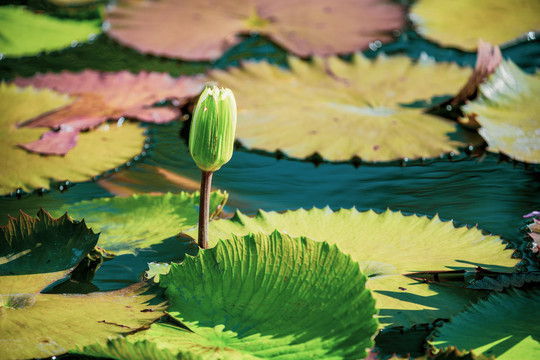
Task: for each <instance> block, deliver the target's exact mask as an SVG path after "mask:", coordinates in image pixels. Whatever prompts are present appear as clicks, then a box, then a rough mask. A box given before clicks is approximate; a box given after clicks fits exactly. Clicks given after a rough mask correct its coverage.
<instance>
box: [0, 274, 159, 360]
mask: <svg viewBox="0 0 540 360" xmlns="http://www.w3.org/2000/svg"><path fill="white" fill-rule="evenodd" d="M160 302H161V300H160V298H159V297H157V296H156V294H155V293H152V291H151V289H149V287H148V286H147V284H146V283H137V284H134V285H132V286H129V287H127V288H125V289H122V290H117V291H112V292H105V293H92V294H88V295H65V294H64V295H51V294H11V295H8V294H0V316H1V319H2V331H1V332H0V342H1V343H2V346H1V347H0V358H2V359H6V360H7V359H23V358H44V357H50V356H54V355H60V354H63V353H66V352H67V351H68V349H70V348H74V347H75V346H76V345H79V346H85V345H89V344H92V343H95V342H98V341H105V340H107V338H108V337H110V336H118V335H126V334H129V333H133V332H136V331H140V330H142V329H145V328H147V327H148V326H149V325H150V324H151V323H152V322H154V321H155V320H156V319H158V318H159V317H161V316H163V314H164V313H163V311H162V310H163V305H162V304H160Z"/></svg>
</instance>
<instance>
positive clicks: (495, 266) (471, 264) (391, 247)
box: [186, 208, 519, 327]
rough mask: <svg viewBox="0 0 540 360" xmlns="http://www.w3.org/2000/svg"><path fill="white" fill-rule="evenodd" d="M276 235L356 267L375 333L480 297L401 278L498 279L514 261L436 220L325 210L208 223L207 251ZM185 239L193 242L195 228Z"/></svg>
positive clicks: (497, 242)
mask: <svg viewBox="0 0 540 360" xmlns="http://www.w3.org/2000/svg"><path fill="white" fill-rule="evenodd" d="M274 230H278V231H281V232H284V233H287V234H289V235H290V236H293V237H296V236H307V237H309V238H311V239H313V240H315V241H326V242H328V243H330V244H335V245H337V246H338V247H339V249H340V250H341V251H343V252H344V253H346V254H349V255H351V257H352V258H353V260H355V261H357V262H358V263H360V266H361V268H362V271H363V272H364V273H365V274H366V275H368V276H369V282H368V287H370V288H372V289H373V291H374V293H373V294H374V297H375V298H376V299H377V308H378V309H381V311H380V318H379V321H380V323H381V324H382V326H385V327H389V326H404V327H410V326H412V325H414V324H423V323H430V322H433V321H434V320H436V319H439V318H448V317H450V316H451V315H454V314H457V313H459V312H460V311H462V310H463V309H464V308H465V307H466V306H468V305H469V304H470V303H471V302H475V301H477V300H478V299H479V298H481V297H483V296H484V292H478V291H475V290H470V289H461V288H451V287H448V286H442V285H439V284H426V283H421V282H417V281H414V280H412V279H410V278H408V277H405V276H403V274H407V273H412V272H418V271H445V270H454V269H464V270H469V271H474V268H475V267H477V266H482V267H483V268H484V269H488V270H492V271H498V272H512V271H513V270H514V266H515V265H516V264H517V263H518V262H519V259H513V258H512V250H505V245H504V244H503V243H502V239H501V238H500V237H498V236H492V235H486V234H483V233H482V231H481V230H479V229H477V228H467V227H459V228H456V227H455V226H454V224H453V223H452V222H445V221H441V220H440V219H439V218H438V217H437V216H435V217H434V218H433V219H429V218H428V217H426V216H417V215H410V216H405V215H403V214H401V213H399V212H392V211H390V210H387V211H385V212H383V213H381V214H378V213H376V212H374V211H372V210H370V211H365V212H358V211H357V210H356V209H354V208H353V209H350V210H347V209H341V210H339V211H336V212H334V211H332V210H330V209H329V208H325V209H317V208H313V209H311V210H303V209H300V210H296V211H287V212H285V213H277V212H264V211H259V212H258V213H257V215H256V216H255V217H249V216H246V215H243V214H242V213H240V212H237V213H236V214H235V216H234V217H233V218H232V219H230V220H225V219H220V220H215V221H212V222H211V223H210V228H209V235H210V239H209V240H210V246H214V245H215V244H216V243H217V241H218V239H230V238H232V237H233V235H232V234H235V235H245V234H248V233H250V232H253V233H260V232H262V233H266V234H269V233H271V232H272V231H274ZM186 234H187V235H189V236H191V237H193V238H196V237H197V232H196V229H190V230H189V231H187V232H186Z"/></svg>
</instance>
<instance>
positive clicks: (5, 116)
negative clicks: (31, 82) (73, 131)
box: [0, 83, 144, 194]
mask: <svg viewBox="0 0 540 360" xmlns="http://www.w3.org/2000/svg"><path fill="white" fill-rule="evenodd" d="M0 97H1V98H2V101H1V102H0V138H1V139H2V142H1V145H0V151H1V152H2V157H0V168H1V169H2V171H3V173H2V177H1V181H0V194H6V193H9V192H12V191H15V190H16V189H17V188H21V189H23V190H24V191H32V190H34V189H36V188H45V189H49V188H50V186H51V182H52V181H65V180H69V181H71V182H77V181H86V180H89V179H91V178H92V177H93V176H95V175H99V174H101V173H103V172H105V171H107V170H109V169H113V168H115V167H117V166H120V165H122V164H123V163H125V162H126V161H128V160H130V159H131V158H133V157H134V156H136V155H138V154H139V153H140V152H141V150H142V147H143V145H144V135H143V129H141V128H140V127H139V126H138V125H136V124H133V123H129V122H125V123H123V124H118V125H110V126H109V125H108V124H105V125H103V126H100V127H98V128H97V129H95V130H94V131H90V132H86V133H83V134H80V135H79V141H78V144H79V145H78V146H77V147H76V148H75V149H73V150H72V151H70V152H69V153H68V154H67V155H66V156H63V157H59V156H47V157H44V156H40V155H38V154H31V153H28V152H27V151H26V150H24V149H22V148H20V147H18V146H17V145H18V144H20V143H25V142H29V141H33V140H37V139H38V138H39V137H40V135H41V134H42V133H43V129H33V128H28V127H19V126H18V124H21V123H22V122H24V121H26V120H28V119H29V118H32V117H35V116H39V115H40V114H42V113H44V112H47V111H52V110H55V109H57V108H58V107H59V106H62V105H65V104H66V103H69V102H70V101H71V100H70V99H69V98H68V97H67V96H60V95H59V94H57V93H55V92H53V91H51V90H37V91H36V90H35V89H33V88H32V87H27V88H18V87H17V86H15V85H7V84H4V83H1V84H0Z"/></svg>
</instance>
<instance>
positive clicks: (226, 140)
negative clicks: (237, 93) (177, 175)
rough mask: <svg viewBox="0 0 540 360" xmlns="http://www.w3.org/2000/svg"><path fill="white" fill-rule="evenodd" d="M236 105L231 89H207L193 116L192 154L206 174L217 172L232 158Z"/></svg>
mask: <svg viewBox="0 0 540 360" xmlns="http://www.w3.org/2000/svg"><path fill="white" fill-rule="evenodd" d="M235 131H236V101H235V100H234V95H233V93H232V91H231V90H230V89H223V88H221V89H219V88H218V87H217V86H214V87H212V88H209V87H207V88H205V89H204V91H203V92H202V94H201V96H200V97H199V102H198V103H197V106H196V107H195V111H194V112H193V119H192V120H191V130H190V132H189V152H190V153H191V156H192V157H193V160H195V163H196V164H197V166H198V167H199V168H200V169H201V170H203V171H212V172H213V171H216V170H218V169H219V168H221V167H222V166H223V165H225V164H226V163H227V162H228V161H229V160H230V159H231V157H232V154H233V148H234V133H235Z"/></svg>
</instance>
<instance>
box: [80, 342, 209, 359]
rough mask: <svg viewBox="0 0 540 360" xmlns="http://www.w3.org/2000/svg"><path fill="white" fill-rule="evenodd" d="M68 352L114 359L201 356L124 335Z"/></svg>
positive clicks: (196, 357)
mask: <svg viewBox="0 0 540 360" xmlns="http://www.w3.org/2000/svg"><path fill="white" fill-rule="evenodd" d="M70 353H72V354H83V355H86V356H93V357H97V358H107V359H115V360H136V359H141V360H142V359H151V360H199V359H200V360H202V357H200V356H196V355H193V354H192V353H189V352H184V351H178V352H177V354H173V352H172V351H169V350H167V349H160V348H158V346H157V345H156V344H155V343H153V342H150V341H147V340H143V341H137V342H132V341H129V340H128V339H127V338H125V337H120V338H116V339H109V340H108V341H107V343H106V344H93V345H88V346H85V347H84V348H83V349H78V350H72V351H70Z"/></svg>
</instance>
